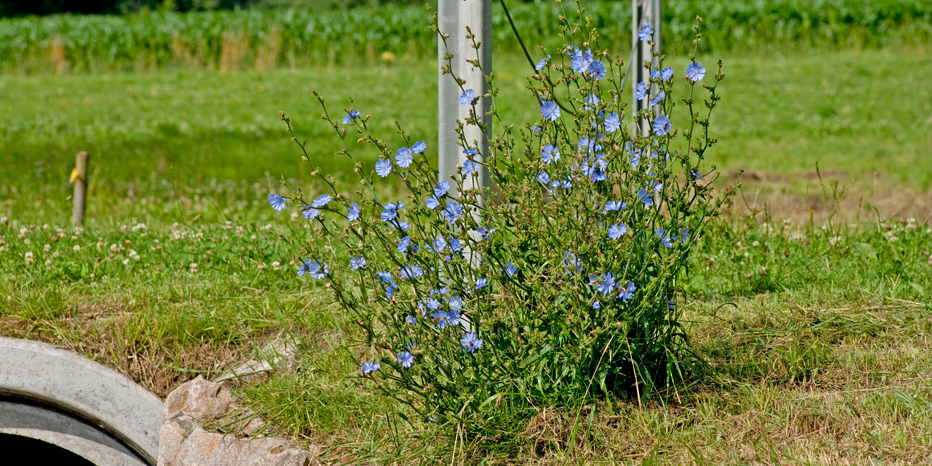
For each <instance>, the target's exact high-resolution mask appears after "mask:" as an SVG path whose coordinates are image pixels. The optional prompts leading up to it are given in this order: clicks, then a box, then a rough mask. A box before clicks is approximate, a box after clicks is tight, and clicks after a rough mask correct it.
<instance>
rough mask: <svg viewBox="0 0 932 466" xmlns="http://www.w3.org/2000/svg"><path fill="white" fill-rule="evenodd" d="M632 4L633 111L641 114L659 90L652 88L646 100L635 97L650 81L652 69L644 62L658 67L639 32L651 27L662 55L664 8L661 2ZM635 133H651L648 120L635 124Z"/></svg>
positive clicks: (634, 0)
mask: <svg viewBox="0 0 932 466" xmlns="http://www.w3.org/2000/svg"><path fill="white" fill-rule="evenodd" d="M631 4H632V8H633V11H632V14H631V44H632V47H634V63H632V66H631V75H632V76H631V77H632V79H631V101H632V106H631V109H632V110H634V111H635V112H637V113H640V112H642V111H644V110H646V109H647V108H648V102H649V101H650V96H652V95H655V94H656V93H657V88H656V86H651V88H650V92H649V94H648V97H647V98H646V99H644V100H638V99H637V98H635V97H634V93H635V92H636V89H637V85H638V83H645V82H648V80H649V79H650V69H648V68H644V62H646V61H649V62H651V64H652V65H656V61H655V60H654V57H653V55H652V53H651V45H650V42H642V41H641V39H640V38H639V37H638V32H639V31H640V30H641V27H642V26H644V25H645V24H647V25H650V27H651V29H653V31H654V34H653V39H651V41H652V42H653V43H654V47H653V50H654V51H656V52H657V53H660V52H661V50H662V49H661V41H660V37H661V24H662V22H661V20H662V19H663V8H662V2H661V0H631ZM634 131H635V132H636V133H638V132H639V133H640V134H647V132H648V131H649V128H648V126H647V120H641V123H640V125H638V124H637V123H635V125H634Z"/></svg>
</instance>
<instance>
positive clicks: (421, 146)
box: [411, 141, 427, 154]
mask: <svg viewBox="0 0 932 466" xmlns="http://www.w3.org/2000/svg"><path fill="white" fill-rule="evenodd" d="M425 150H427V141H420V142H415V143H414V145H413V146H411V152H414V153H415V154H422V153H424V151H425Z"/></svg>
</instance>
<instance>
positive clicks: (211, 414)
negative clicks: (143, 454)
mask: <svg viewBox="0 0 932 466" xmlns="http://www.w3.org/2000/svg"><path fill="white" fill-rule="evenodd" d="M235 401H236V399H235V397H234V396H233V394H232V393H231V392H230V390H228V389H227V388H226V387H224V386H223V385H222V384H219V383H215V382H210V381H208V380H205V379H204V377H203V376H200V375H199V376H197V378H195V379H194V380H190V381H188V382H185V383H183V384H181V385H180V386H178V388H176V389H175V390H173V391H172V392H171V393H170V394H169V395H168V397H167V398H166V399H165V404H164V406H163V408H162V428H161V430H160V433H159V461H158V466H213V465H217V466H220V465H223V466H240V465H242V466H246V465H256V464H263V465H268V466H311V465H316V464H319V463H318V462H317V461H316V457H317V454H318V453H319V449H318V448H316V447H314V448H312V449H311V451H305V450H300V449H298V448H294V447H293V446H291V444H290V443H288V441H286V440H284V439H281V438H276V437H265V436H263V435H261V434H260V435H257V436H255V437H253V438H248V437H241V436H240V435H243V434H244V435H251V434H255V433H256V432H259V431H261V430H262V429H263V428H264V427H265V424H264V423H263V422H262V421H261V420H260V419H258V418H256V417H255V415H254V413H251V412H249V411H243V412H238V411H239V410H238V409H236V407H235ZM214 421H220V422H222V423H223V424H225V425H231V426H233V429H232V430H234V431H235V432H236V433H230V434H222V433H219V432H210V431H208V430H205V429H204V423H206V422H214ZM237 434H240V435H237Z"/></svg>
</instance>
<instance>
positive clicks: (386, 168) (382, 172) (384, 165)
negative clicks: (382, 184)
mask: <svg viewBox="0 0 932 466" xmlns="http://www.w3.org/2000/svg"><path fill="white" fill-rule="evenodd" d="M375 172H376V173H377V174H378V175H379V176H381V177H382V178H385V177H386V176H388V174H389V173H391V172H392V163H391V162H389V161H388V159H382V158H380V159H379V160H378V161H376V162H375Z"/></svg>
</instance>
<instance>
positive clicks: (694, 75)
mask: <svg viewBox="0 0 932 466" xmlns="http://www.w3.org/2000/svg"><path fill="white" fill-rule="evenodd" d="M704 77H705V68H704V67H703V66H702V65H700V64H698V63H696V62H692V63H690V64H689V66H687V67H686V79H688V80H690V81H692V82H697V81H701V80H702V78H704Z"/></svg>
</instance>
